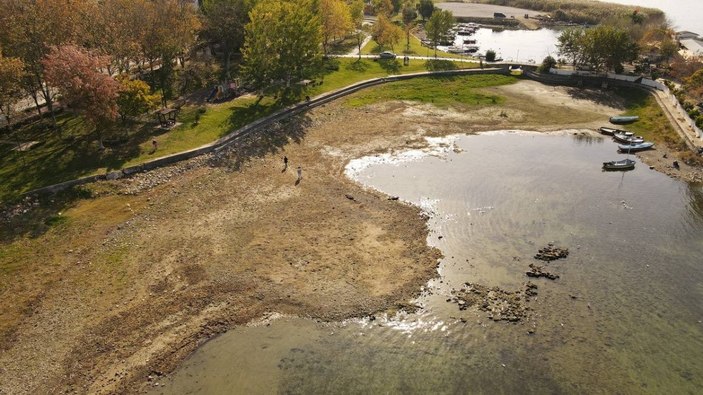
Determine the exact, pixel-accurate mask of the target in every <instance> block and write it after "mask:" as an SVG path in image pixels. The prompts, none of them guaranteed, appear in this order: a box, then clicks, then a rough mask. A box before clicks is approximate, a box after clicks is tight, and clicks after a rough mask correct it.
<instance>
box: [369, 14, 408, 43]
mask: <svg viewBox="0 0 703 395" xmlns="http://www.w3.org/2000/svg"><path fill="white" fill-rule="evenodd" d="M401 37H403V29H401V28H400V27H399V26H398V25H396V24H395V23H393V22H391V21H390V20H389V19H388V18H386V17H385V16H383V15H380V16H379V17H378V20H377V21H376V24H375V25H374V30H373V39H374V41H376V43H377V44H378V46H379V47H381V48H386V47H390V48H391V50H392V49H393V47H394V46H395V44H398V42H399V41H400V39H401Z"/></svg>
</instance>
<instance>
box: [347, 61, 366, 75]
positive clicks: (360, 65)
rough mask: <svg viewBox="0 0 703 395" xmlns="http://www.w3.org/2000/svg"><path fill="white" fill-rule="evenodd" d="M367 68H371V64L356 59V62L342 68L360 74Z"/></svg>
mask: <svg viewBox="0 0 703 395" xmlns="http://www.w3.org/2000/svg"><path fill="white" fill-rule="evenodd" d="M369 67H371V64H370V63H369V62H366V61H364V60H361V59H357V60H356V61H354V62H352V63H349V64H347V65H346V66H345V67H344V68H346V69H347V70H352V71H358V72H360V73H363V72H365V71H366V70H368V69H369Z"/></svg>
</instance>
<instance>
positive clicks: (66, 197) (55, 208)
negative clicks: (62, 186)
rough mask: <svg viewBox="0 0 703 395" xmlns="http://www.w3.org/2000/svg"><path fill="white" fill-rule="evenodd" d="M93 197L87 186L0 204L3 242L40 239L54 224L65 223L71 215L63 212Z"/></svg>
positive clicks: (0, 227)
mask: <svg viewBox="0 0 703 395" xmlns="http://www.w3.org/2000/svg"><path fill="white" fill-rule="evenodd" d="M91 197H92V194H91V192H90V191H88V190H87V189H85V188H83V187H75V188H70V189H68V190H65V191H61V192H58V193H56V194H47V195H41V196H34V197H26V198H24V199H22V200H21V201H18V202H15V203H13V204H8V205H5V206H2V207H0V224H2V226H0V243H2V244H9V243H11V242H13V241H15V240H17V239H21V238H25V237H30V238H36V237H39V236H41V235H43V234H44V233H46V232H47V231H49V230H50V229H51V228H53V227H57V226H62V225H63V224H65V223H66V222H67V221H68V218H67V217H65V216H63V215H60V213H62V212H64V211H66V210H67V209H69V208H70V207H73V206H75V205H76V204H77V203H78V201H80V200H83V199H89V198H91Z"/></svg>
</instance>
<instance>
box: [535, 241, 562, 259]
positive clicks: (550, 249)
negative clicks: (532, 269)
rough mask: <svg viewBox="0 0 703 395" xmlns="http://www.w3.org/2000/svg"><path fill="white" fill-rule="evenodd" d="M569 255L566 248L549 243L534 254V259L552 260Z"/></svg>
mask: <svg viewBox="0 0 703 395" xmlns="http://www.w3.org/2000/svg"><path fill="white" fill-rule="evenodd" d="M567 256H569V249H568V248H561V247H555V246H554V244H552V243H549V244H547V246H546V247H543V248H540V249H539V251H537V254H536V255H535V259H539V260H540V261H554V260H557V259H561V258H566V257H567Z"/></svg>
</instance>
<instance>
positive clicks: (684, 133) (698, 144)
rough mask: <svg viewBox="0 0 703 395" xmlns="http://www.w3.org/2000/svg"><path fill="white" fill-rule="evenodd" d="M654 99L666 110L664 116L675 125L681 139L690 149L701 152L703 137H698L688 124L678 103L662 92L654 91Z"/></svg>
mask: <svg viewBox="0 0 703 395" xmlns="http://www.w3.org/2000/svg"><path fill="white" fill-rule="evenodd" d="M652 93H653V95H654V98H655V99H656V101H657V103H659V106H660V107H661V108H662V109H663V110H664V115H666V117H667V119H669V122H671V124H672V125H674V128H675V129H676V131H677V132H678V133H679V135H681V137H682V138H683V139H684V141H685V142H686V145H688V148H690V149H692V150H693V151H694V152H701V151H700V150H701V149H703V136H698V134H697V133H696V131H695V130H694V129H693V128H692V127H691V126H690V125H689V124H688V123H687V122H686V120H685V118H684V117H683V116H681V115H680V114H681V112H680V107H679V104H678V102H674V101H673V100H675V99H673V100H672V97H673V96H671V95H670V94H667V93H666V92H662V91H660V90H656V89H654V90H653V92H652Z"/></svg>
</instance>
